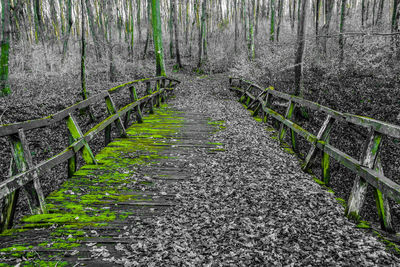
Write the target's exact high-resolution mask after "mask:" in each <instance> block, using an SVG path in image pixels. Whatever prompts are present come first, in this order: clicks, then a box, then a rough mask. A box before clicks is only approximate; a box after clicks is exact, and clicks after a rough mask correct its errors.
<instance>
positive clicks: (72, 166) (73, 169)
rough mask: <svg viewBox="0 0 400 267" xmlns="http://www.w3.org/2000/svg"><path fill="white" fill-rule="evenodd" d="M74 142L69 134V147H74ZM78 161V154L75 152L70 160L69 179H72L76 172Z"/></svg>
mask: <svg viewBox="0 0 400 267" xmlns="http://www.w3.org/2000/svg"><path fill="white" fill-rule="evenodd" d="M74 141H75V140H74V138H73V137H72V135H71V133H69V134H68V143H69V145H72V144H73V143H74ZM76 161H77V158H76V153H75V151H74V155H73V156H72V157H71V158H69V159H68V167H67V168H68V178H71V177H72V176H73V175H74V174H75V172H76V168H77V165H76Z"/></svg>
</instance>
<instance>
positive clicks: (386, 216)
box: [374, 156, 396, 233]
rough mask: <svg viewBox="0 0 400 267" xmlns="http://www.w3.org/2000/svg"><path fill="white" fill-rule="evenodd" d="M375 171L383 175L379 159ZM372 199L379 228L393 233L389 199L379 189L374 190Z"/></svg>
mask: <svg viewBox="0 0 400 267" xmlns="http://www.w3.org/2000/svg"><path fill="white" fill-rule="evenodd" d="M375 170H376V171H377V172H378V173H380V174H382V175H384V173H383V167H382V164H381V161H380V157H379V156H378V158H377V159H376V164H375ZM374 197H375V202H376V207H377V211H378V217H379V221H380V223H381V228H382V229H383V230H385V231H387V232H389V233H395V232H396V231H395V230H394V227H393V224H392V215H391V211H390V204H389V199H388V198H387V197H386V195H385V194H382V192H381V191H380V190H379V189H376V188H374Z"/></svg>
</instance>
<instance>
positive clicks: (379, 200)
mask: <svg viewBox="0 0 400 267" xmlns="http://www.w3.org/2000/svg"><path fill="white" fill-rule="evenodd" d="M229 83H230V86H231V90H234V91H236V92H237V93H238V94H239V95H240V101H241V102H243V103H246V104H247V108H249V109H252V110H253V111H254V113H253V115H254V116H257V115H259V114H260V112H261V117H262V119H263V121H267V119H268V117H269V116H270V117H272V118H274V119H275V120H277V121H278V122H279V140H280V141H281V142H282V141H283V140H284V138H285V135H286V131H287V130H289V131H290V134H291V145H292V148H293V151H297V145H296V135H299V136H302V137H303V138H305V140H307V141H308V142H309V143H310V144H311V147H310V150H309V152H308V154H307V156H306V158H305V161H304V163H303V166H302V168H303V170H304V171H307V170H308V169H309V168H310V166H311V164H312V162H313V161H314V160H315V156H316V152H317V150H320V151H322V153H323V154H322V164H321V166H322V176H323V181H324V182H325V183H326V184H328V183H329V179H330V171H329V160H330V157H332V158H334V159H335V160H336V161H337V162H339V163H340V164H342V165H343V166H345V167H346V168H348V169H350V170H351V171H353V172H354V173H355V174H356V178H355V180H354V185H353V188H352V191H351V194H350V197H349V200H348V203H347V207H346V211H345V213H346V216H348V217H349V218H351V219H353V220H356V221H358V220H359V219H360V215H359V214H360V209H361V207H362V205H363V203H364V199H365V196H366V193H367V186H368V185H371V186H372V187H373V188H374V196H375V200H376V204H377V209H378V214H379V219H380V222H381V227H382V228H383V229H384V230H386V231H388V232H393V231H394V228H393V226H392V221H391V215H390V205H389V201H388V198H390V199H393V200H394V201H396V202H397V203H398V202H399V201H400V185H399V184H397V183H395V182H394V181H392V180H391V179H390V178H388V177H386V176H385V175H384V174H383V169H382V166H381V163H380V157H379V151H380V148H381V147H382V137H383V136H384V135H386V136H390V137H393V138H400V126H397V125H393V124H389V123H386V122H382V121H378V120H375V119H371V118H367V117H362V116H357V115H353V114H348V113H342V112H338V111H335V110H333V109H330V108H328V107H325V106H322V105H320V104H317V103H315V102H312V101H308V100H306V99H303V98H300V97H297V96H293V95H288V94H285V93H282V92H278V91H276V90H274V89H273V88H272V87H269V88H267V89H263V88H261V87H260V86H258V85H256V84H254V83H252V82H249V81H246V80H243V79H240V78H230V79H229ZM272 97H274V98H277V99H279V100H280V101H282V100H283V101H286V105H285V106H286V112H285V114H283V115H282V114H279V113H278V112H276V111H274V110H273V105H272V104H273V102H272ZM300 107H303V108H307V109H310V110H314V111H319V112H322V113H324V114H325V116H326V118H325V121H324V123H323V124H322V126H321V128H320V129H319V131H318V134H317V135H314V134H312V133H310V132H308V131H307V130H305V129H303V128H302V127H300V126H299V125H298V124H296V122H295V121H294V117H295V116H294V112H295V108H300ZM335 121H345V122H348V123H350V124H354V125H358V126H361V127H364V128H366V129H367V130H368V131H369V135H368V138H367V141H366V143H365V145H364V148H363V152H362V156H361V159H360V160H357V159H355V158H353V157H351V156H349V155H347V154H346V153H344V152H342V151H340V150H339V149H338V148H335V147H334V146H332V145H331V144H329V137H330V132H331V129H332V127H333V125H334V123H335Z"/></svg>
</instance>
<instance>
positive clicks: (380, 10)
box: [375, 0, 385, 25]
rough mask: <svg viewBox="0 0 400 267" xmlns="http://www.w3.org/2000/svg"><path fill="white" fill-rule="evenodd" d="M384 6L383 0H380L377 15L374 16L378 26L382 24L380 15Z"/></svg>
mask: <svg viewBox="0 0 400 267" xmlns="http://www.w3.org/2000/svg"><path fill="white" fill-rule="evenodd" d="M384 5H385V0H380V1H379V6H378V14H377V16H376V22H375V24H376V25H380V24H381V22H382V15H383V7H384Z"/></svg>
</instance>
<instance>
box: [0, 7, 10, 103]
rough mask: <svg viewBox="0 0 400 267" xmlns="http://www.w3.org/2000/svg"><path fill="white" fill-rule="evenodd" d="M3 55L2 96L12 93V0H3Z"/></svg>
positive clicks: (0, 87) (0, 67) (0, 80)
mask: <svg viewBox="0 0 400 267" xmlns="http://www.w3.org/2000/svg"><path fill="white" fill-rule="evenodd" d="M1 26H2V27H1V28H2V39H1V57H0V89H1V92H0V96H6V95H8V94H10V93H11V89H10V83H9V81H8V62H9V50H10V1H9V0H2V9H1Z"/></svg>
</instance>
